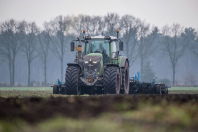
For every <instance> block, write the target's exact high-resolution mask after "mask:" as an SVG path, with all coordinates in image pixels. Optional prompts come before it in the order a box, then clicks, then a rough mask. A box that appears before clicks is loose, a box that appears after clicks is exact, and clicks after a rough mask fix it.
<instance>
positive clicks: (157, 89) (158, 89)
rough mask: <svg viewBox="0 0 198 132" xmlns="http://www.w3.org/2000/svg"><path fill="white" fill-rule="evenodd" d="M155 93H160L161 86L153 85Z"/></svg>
mask: <svg viewBox="0 0 198 132" xmlns="http://www.w3.org/2000/svg"><path fill="white" fill-rule="evenodd" d="M155 94H161V86H159V85H156V86H155Z"/></svg>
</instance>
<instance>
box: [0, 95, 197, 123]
mask: <svg viewBox="0 0 198 132" xmlns="http://www.w3.org/2000/svg"><path fill="white" fill-rule="evenodd" d="M140 104H141V105H144V104H145V105H146V104H149V106H160V107H165V106H168V105H174V106H177V107H178V108H179V107H180V106H182V105H184V104H190V106H194V107H195V108H196V109H197V110H198V95H128V96H126V95H119V96H116V95H105V96H67V97H50V98H39V97H27V98H18V97H15V98H0V119H1V120H2V119H6V120H13V119H23V120H25V121H27V122H29V123H36V122H40V121H43V120H46V119H49V118H52V117H55V116H57V115H61V116H64V117H69V118H74V119H87V118H92V117H97V116H99V115H100V114H102V113H104V112H111V113H116V112H125V111H135V110H138V109H139V108H140ZM197 110H195V112H193V111H191V113H190V114H191V116H192V117H196V118H197V119H198V112H196V111H197ZM197 123H198V120H197Z"/></svg>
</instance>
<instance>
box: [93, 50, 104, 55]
mask: <svg viewBox="0 0 198 132" xmlns="http://www.w3.org/2000/svg"><path fill="white" fill-rule="evenodd" d="M102 52H103V50H101V49H97V50H96V51H95V52H94V53H101V54H102Z"/></svg>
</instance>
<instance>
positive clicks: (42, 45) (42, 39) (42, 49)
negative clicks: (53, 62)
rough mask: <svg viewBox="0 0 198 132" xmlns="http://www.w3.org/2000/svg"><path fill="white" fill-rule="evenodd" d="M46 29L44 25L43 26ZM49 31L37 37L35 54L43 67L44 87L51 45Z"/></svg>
mask: <svg viewBox="0 0 198 132" xmlns="http://www.w3.org/2000/svg"><path fill="white" fill-rule="evenodd" d="M44 27H46V25H44ZM50 34H51V31H50V30H49V29H48V28H46V29H45V30H44V31H42V32H41V33H40V34H39V35H38V50H37V53H38V54H39V57H40V59H41V61H42V63H43V65H44V78H45V81H44V83H45V85H46V84H47V62H48V58H49V52H50V44H51V35H50Z"/></svg>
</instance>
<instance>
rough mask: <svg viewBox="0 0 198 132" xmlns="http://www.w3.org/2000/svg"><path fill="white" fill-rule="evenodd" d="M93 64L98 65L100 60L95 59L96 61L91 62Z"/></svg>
mask: <svg viewBox="0 0 198 132" xmlns="http://www.w3.org/2000/svg"><path fill="white" fill-rule="evenodd" d="M92 62H93V63H94V64H96V63H99V62H100V59H97V60H95V61H92Z"/></svg>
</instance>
